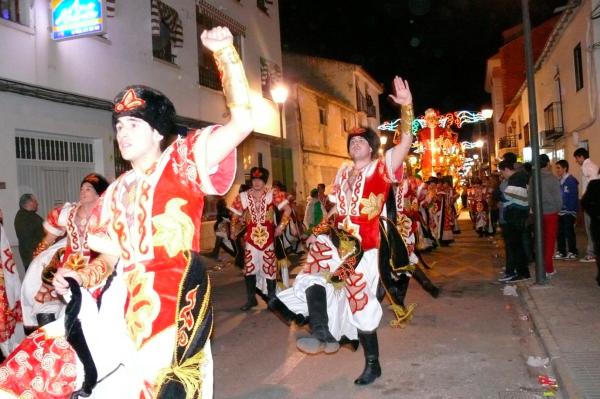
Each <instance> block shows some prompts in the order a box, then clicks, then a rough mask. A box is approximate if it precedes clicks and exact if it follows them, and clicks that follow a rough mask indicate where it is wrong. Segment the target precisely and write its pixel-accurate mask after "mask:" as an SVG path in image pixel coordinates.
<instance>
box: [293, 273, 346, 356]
mask: <svg viewBox="0 0 600 399" xmlns="http://www.w3.org/2000/svg"><path fill="white" fill-rule="evenodd" d="M306 302H308V324H309V325H310V329H311V335H310V336H309V337H302V338H299V339H298V340H297V341H296V347H297V348H298V349H299V350H300V351H302V352H304V353H308V354H311V355H314V354H317V353H320V352H325V353H335V352H337V351H338V349H340V344H339V342H337V340H336V339H335V338H334V337H333V335H331V332H330V331H329V326H328V323H329V317H328V316H327V295H326V293H325V287H323V286H321V285H312V286H310V287H309V288H307V289H306Z"/></svg>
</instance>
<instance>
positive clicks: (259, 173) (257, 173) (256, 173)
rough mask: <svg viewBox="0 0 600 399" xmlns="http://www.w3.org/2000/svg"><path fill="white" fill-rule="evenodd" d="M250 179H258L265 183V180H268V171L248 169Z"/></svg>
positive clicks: (258, 168) (256, 168) (260, 168)
mask: <svg viewBox="0 0 600 399" xmlns="http://www.w3.org/2000/svg"><path fill="white" fill-rule="evenodd" d="M250 179H251V180H254V179H260V180H262V181H263V182H265V183H267V180H269V171H268V170H267V169H265V168H262V167H260V166H255V167H253V168H252V169H250Z"/></svg>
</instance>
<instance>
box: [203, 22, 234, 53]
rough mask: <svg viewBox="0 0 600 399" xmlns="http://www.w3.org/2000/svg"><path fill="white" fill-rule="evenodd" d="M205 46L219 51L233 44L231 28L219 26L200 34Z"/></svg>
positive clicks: (213, 50)
mask: <svg viewBox="0 0 600 399" xmlns="http://www.w3.org/2000/svg"><path fill="white" fill-rule="evenodd" d="M200 39H201V40H202V44H203V45H204V47H206V48H207V49H209V50H210V51H212V52H215V51H219V50H221V49H222V48H224V47H227V46H229V45H231V44H233V35H232V34H231V32H230V31H229V28H226V27H222V26H217V27H216V28H212V29H210V30H205V31H204V32H202V35H201V36H200Z"/></svg>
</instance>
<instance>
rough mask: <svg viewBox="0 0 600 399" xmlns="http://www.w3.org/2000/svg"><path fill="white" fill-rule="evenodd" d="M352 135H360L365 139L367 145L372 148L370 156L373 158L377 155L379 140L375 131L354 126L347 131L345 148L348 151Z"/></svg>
mask: <svg viewBox="0 0 600 399" xmlns="http://www.w3.org/2000/svg"><path fill="white" fill-rule="evenodd" d="M354 137H362V138H363V139H365V140H367V142H368V143H369V146H370V147H371V149H372V150H373V151H372V152H371V158H373V159H375V158H377V157H378V151H379V146H380V144H381V141H380V140H379V135H378V134H377V133H375V132H374V131H373V130H371V129H369V128H364V127H356V128H354V129H352V130H350V131H349V132H348V140H347V142H346V149H347V150H348V152H350V140H352V139H353V138H354Z"/></svg>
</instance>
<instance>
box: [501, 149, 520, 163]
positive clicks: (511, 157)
mask: <svg viewBox="0 0 600 399" xmlns="http://www.w3.org/2000/svg"><path fill="white" fill-rule="evenodd" d="M502 160H503V161H508V162H512V163H515V162H517V154H515V153H514V152H510V151H509V152H507V153H505V154H504V155H502Z"/></svg>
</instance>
